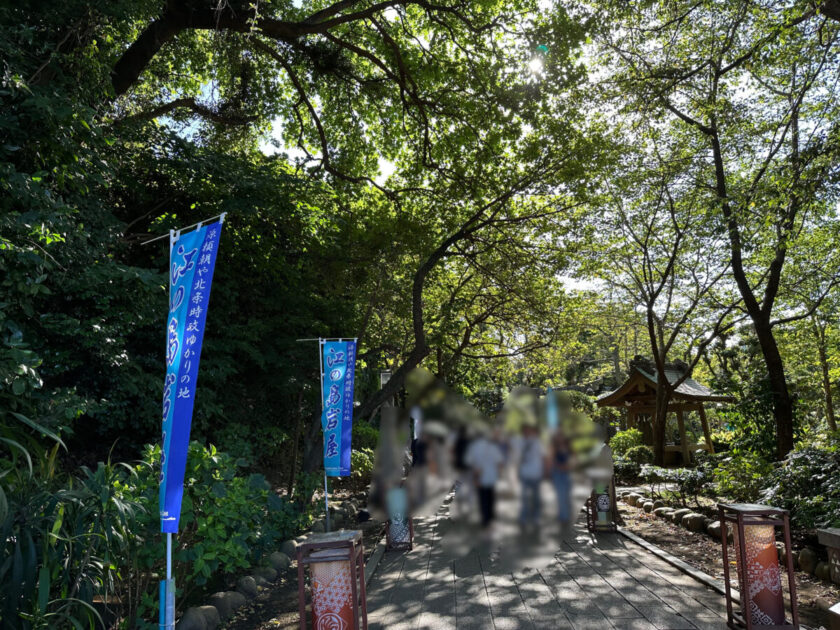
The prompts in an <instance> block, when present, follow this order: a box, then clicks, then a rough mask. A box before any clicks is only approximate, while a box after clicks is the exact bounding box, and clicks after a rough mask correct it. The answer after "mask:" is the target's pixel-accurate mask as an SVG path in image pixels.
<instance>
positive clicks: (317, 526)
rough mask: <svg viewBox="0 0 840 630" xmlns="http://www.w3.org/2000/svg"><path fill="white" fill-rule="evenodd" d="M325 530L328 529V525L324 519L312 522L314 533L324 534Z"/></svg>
mask: <svg viewBox="0 0 840 630" xmlns="http://www.w3.org/2000/svg"><path fill="white" fill-rule="evenodd" d="M325 531H327V527H326V524H325V523H324V521H315V522H314V523H312V533H313V534H323V533H324V532H325Z"/></svg>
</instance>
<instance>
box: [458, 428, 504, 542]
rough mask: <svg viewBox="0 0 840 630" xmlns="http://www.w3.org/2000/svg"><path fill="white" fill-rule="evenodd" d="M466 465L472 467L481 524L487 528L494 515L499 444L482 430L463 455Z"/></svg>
mask: <svg viewBox="0 0 840 630" xmlns="http://www.w3.org/2000/svg"><path fill="white" fill-rule="evenodd" d="M465 460H466V463H467V465H468V466H469V467H470V468H471V469H472V471H473V476H474V478H475V485H476V486H477V488H478V506H479V509H480V512H481V526H482V527H483V528H484V529H485V530H489V528H490V524H491V523H492V521H493V518H494V517H495V507H496V483H497V482H498V481H499V475H500V474H501V472H502V465H503V464H504V461H505V460H504V456H503V455H502V451H501V449H500V448H499V445H498V444H496V442H495V441H494V440H492V439H490V437H489V436H488V432H487V431H486V430H485V431H483V432H482V433H481V434H480V435H479V436H478V438H476V440H475V441H474V442H473V443H472V444H470V446H469V448H468V449H467V453H466V456H465Z"/></svg>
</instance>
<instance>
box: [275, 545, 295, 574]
mask: <svg viewBox="0 0 840 630" xmlns="http://www.w3.org/2000/svg"><path fill="white" fill-rule="evenodd" d="M297 548H298V546H297V543H296V542H295V541H294V540H286V541H284V542H283V544H282V545H280V551H281V552H282V553H284V554H286V556H287V557H289V558H297ZM274 568H275V569H276V568H277V567H274Z"/></svg>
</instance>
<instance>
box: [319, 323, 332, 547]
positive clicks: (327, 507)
mask: <svg viewBox="0 0 840 630" xmlns="http://www.w3.org/2000/svg"><path fill="white" fill-rule="evenodd" d="M324 341H325V340H324V339H322V338H321V337H318V365H319V366H320V369H321V417H322V418H323V414H324ZM322 428H323V427H322ZM326 439H327V436H326V433H325V434H324V448H326V447H327V443H326ZM324 514H325V515H326V519H325V520H326V530H327V531H330V498H329V492H328V490H327V468H326V466H325V467H324Z"/></svg>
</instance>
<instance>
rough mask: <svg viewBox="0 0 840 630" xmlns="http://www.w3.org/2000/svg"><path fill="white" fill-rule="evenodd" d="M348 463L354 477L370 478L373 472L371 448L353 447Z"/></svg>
mask: <svg viewBox="0 0 840 630" xmlns="http://www.w3.org/2000/svg"><path fill="white" fill-rule="evenodd" d="M350 465H351V467H352V469H353V472H352V474H353V476H354V477H361V478H363V479H367V480H370V476H371V473H372V472H373V450H372V449H369V448H358V449H356V448H354V449H353V450H352V451H351V452H350Z"/></svg>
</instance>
